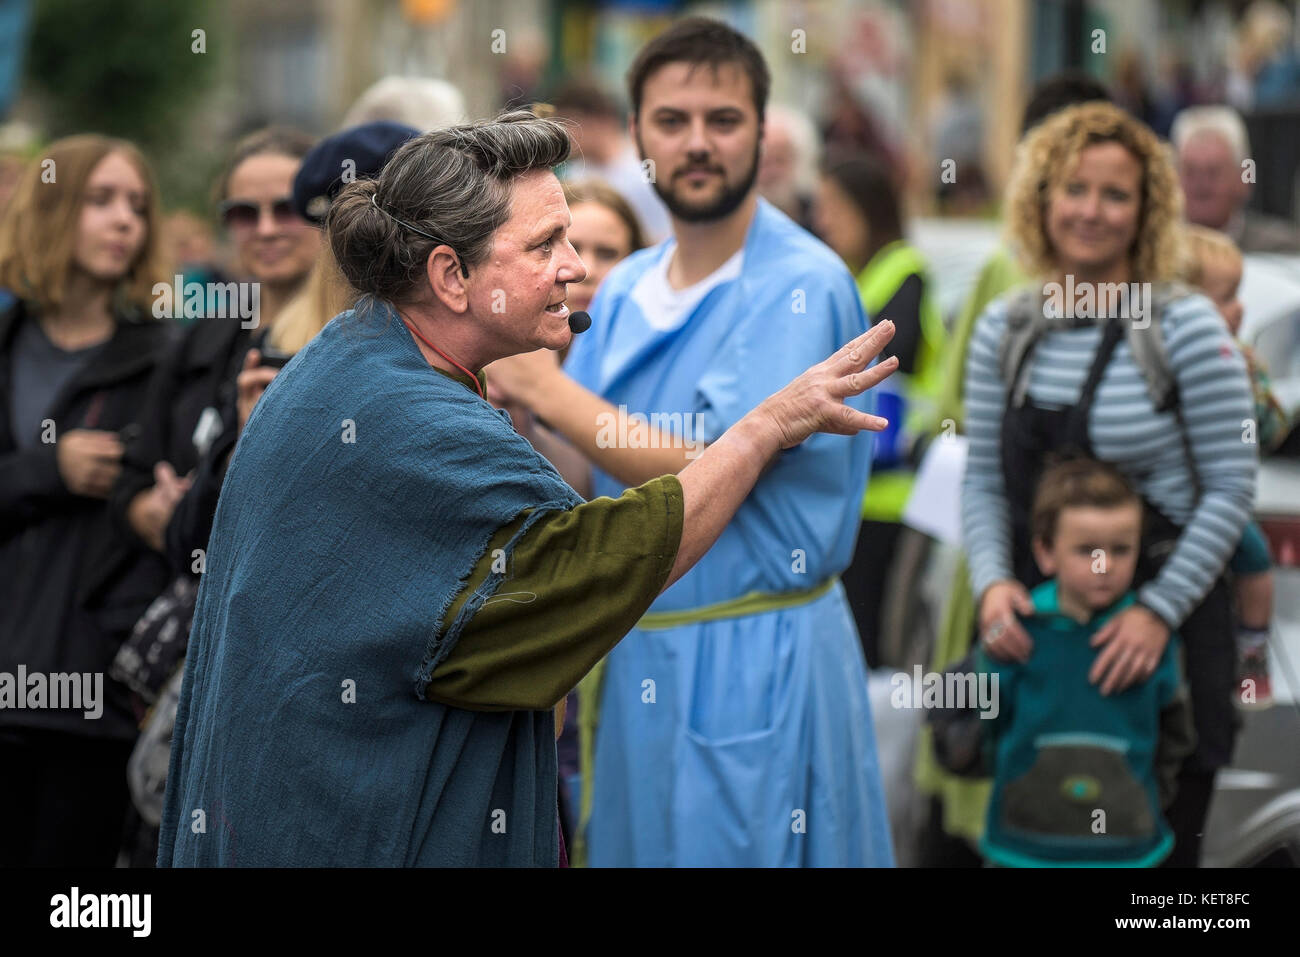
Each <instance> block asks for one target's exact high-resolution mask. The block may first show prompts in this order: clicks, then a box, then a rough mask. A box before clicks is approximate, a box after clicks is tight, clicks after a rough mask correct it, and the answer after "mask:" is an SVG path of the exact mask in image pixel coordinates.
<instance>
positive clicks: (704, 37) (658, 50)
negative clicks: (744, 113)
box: [627, 17, 772, 123]
mask: <svg viewBox="0 0 1300 957" xmlns="http://www.w3.org/2000/svg"><path fill="white" fill-rule="evenodd" d="M670 63H690V64H692V65H694V66H705V65H707V66H708V67H709V68H710V69H712V70H713V71H714V73H715V74H716V72H717V70H718V67H719V66H721V65H722V64H724V63H737V64H739V65H740V66H741V67H742V68H743V69H744V71H745V73H747V74H748V75H749V84H750V89H751V90H752V91H753V93H754V109H755V110H756V111H757V112H758V121H759V122H760V123H762V122H763V116H764V113H765V111H766V110H767V95H768V92H769V91H770V90H771V88H772V75H771V74H770V73H768V70H767V63H766V62H765V61H764V60H763V54H762V53H761V52H760V51H759V49H758V47H756V46H755V45H754V43H753V41H752V40H750V39H749V37H747V36H745V35H744V34H743V33H738V32H737V31H735V30H733V29H732V28H731V27H729V26H727V25H726V24H725V23H722V22H721V21H718V20H712V19H709V18H708V17H686V18H685V19H682V20H678V21H677V22H676V23H674V24H673V25H672V26H671V27H669V28H668V29H667V30H665V31H664V32H663V33H661V34H659V35H658V36H657V37H655V38H654V39H653V40H651V41H650V42H649V43H647V44H646V45H645V46H643V47H642V48H641V51H640V52H639V53H638V54H637V55H636V59H635V60H633V61H632V67H631V69H629V70H628V72H627V90H628V95H629V96H630V97H631V99H632V115H633V116H635V117H638V118H639V117H640V115H641V92H642V90H643V89H644V88H645V82H646V80H647V79H648V78H649V77H650V75H651V74H652V73H654V72H655V71H656V70H658V69H659V68H660V67H663V66H667V65H668V64H670Z"/></svg>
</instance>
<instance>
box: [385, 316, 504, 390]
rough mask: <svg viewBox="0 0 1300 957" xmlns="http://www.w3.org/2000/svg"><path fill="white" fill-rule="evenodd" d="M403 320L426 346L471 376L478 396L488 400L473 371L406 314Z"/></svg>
mask: <svg viewBox="0 0 1300 957" xmlns="http://www.w3.org/2000/svg"><path fill="white" fill-rule="evenodd" d="M402 322H404V323H406V328H408V329H410V330H411V332H412V333H413V334H414V335H415V336H416V338H418V339H419V340H420V341H421V342H423V343H424V344H425V345H426V346H428V347H429V348H430V349H432V350H433V351H434V352H436V353H438V355H440V356H442V357H443V358H444V359H446V360H447V361H448V362H450V363H451V364H452V365H454V366H455V367H456V368H457V369H459V370H460V371H461V372H463V373H465V374H466V375H467V376H469V377H470V378H471V379H473V380H474V389H475V391H477V392H478V397H479V398H480V399H482V400H483V401H485V402H486V401H487V396H485V395H484V394H483V385H482V384H481V383H480V382H479V381H478V376H476V375H474V374H473V373H472V372H470V371H469V370H468V369H466V368H465V367H464V366H463V365H461V364H460V363H459V362H457V361H456V360H455V359H453V358H452V357H451V356H449V355H447V353H445V352H443V351H442V350H441V349H439V348H438V347H437V346H435V345H434V344H433V343H432V342H430V341H429V340H428V339H426V338H424V334H423V333H421V332H420V330H419V329H417V328H415V326H413V325H411V324H410V323H409V322H407V320H406V317H405V316H402Z"/></svg>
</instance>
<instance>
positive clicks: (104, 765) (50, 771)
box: [0, 135, 167, 867]
mask: <svg viewBox="0 0 1300 957" xmlns="http://www.w3.org/2000/svg"><path fill="white" fill-rule="evenodd" d="M158 212H159V201H158V193H157V189H156V187H155V185H154V177H153V173H152V172H151V170H150V168H149V164H148V162H147V161H146V160H145V158H144V157H143V156H142V155H141V153H140V152H139V150H138V149H136V147H134V146H133V145H131V144H130V143H127V142H124V141H122V140H114V139H107V138H105V137H101V136H91V135H86V136H73V137H69V138H67V139H63V140H59V141H57V142H55V143H53V144H51V145H50V146H49V147H48V148H46V149H45V150H44V151H42V153H41V154H40V155H39V156H38V157H37V158H36V159H34V160H33V161H32V162H31V164H30V165H29V166H28V168H27V169H26V171H25V172H24V174H23V176H22V179H21V181H20V182H19V184H18V186H17V189H16V190H15V192H14V195H13V198H12V200H11V202H10V205H9V206H8V208H7V209H6V211H5V215H4V219H3V221H0V287H3V288H5V289H7V290H9V291H10V292H12V293H13V294H14V295H15V296H16V297H17V298H18V301H17V302H16V303H14V304H13V305H11V306H10V307H9V308H8V309H6V310H5V311H4V312H3V314H0V674H4V675H6V676H8V677H10V679H11V680H15V679H16V682H17V683H16V684H15V685H11V686H10V687H9V688H8V689H0V702H3V706H0V768H3V775H4V786H3V788H0V866H69V867H71V866H75V867H111V866H113V864H114V862H115V860H116V858H117V852H118V847H119V844H120V842H121V837H122V825H123V820H124V817H125V812H126V807H127V791H126V775H125V766H126V760H127V756H128V754H129V753H130V750H131V742H132V740H133V739H134V738H135V735H136V722H135V717H134V715H133V714H132V713H131V709H130V707H129V704H128V702H127V692H126V688H124V687H123V686H122V685H120V684H118V683H117V682H116V681H113V680H112V679H111V678H106V677H105V675H106V672H108V670H109V663H110V661H111V660H112V658H113V655H114V653H115V651H116V650H117V647H118V646H119V645H120V644H121V643H122V641H123V639H124V638H125V637H126V635H127V633H128V632H129V631H130V628H131V625H132V624H133V623H134V621H135V619H136V618H137V617H139V615H140V613H141V612H143V611H144V609H145V606H146V605H148V603H149V601H150V600H151V599H152V598H153V596H154V595H155V594H156V593H157V592H158V590H160V589H161V588H162V586H163V585H164V584H165V583H166V572H165V568H164V567H163V565H162V562H161V561H160V560H159V559H158V557H157V556H156V555H153V554H151V553H150V552H148V551H147V550H146V549H144V548H142V547H139V546H138V545H137V544H135V543H134V542H133V541H132V540H131V539H130V538H129V537H128V536H126V535H124V534H123V533H121V532H120V531H119V530H117V529H115V528H114V527H113V526H112V524H111V523H110V522H109V520H108V508H107V505H106V502H105V499H106V498H107V497H108V494H109V490H110V489H111V488H112V486H113V482H114V481H115V479H116V478H117V476H118V474H119V472H120V471H121V459H122V448H123V443H122V435H121V433H122V430H123V429H124V428H125V427H126V426H127V425H128V424H129V423H130V422H131V421H132V420H133V419H134V418H135V417H136V415H137V413H138V411H139V409H140V406H141V403H142V401H143V399H144V397H145V392H146V387H147V384H148V381H149V377H150V374H151V373H152V371H153V369H154V366H155V363H156V360H157V358H158V356H159V354H160V352H161V350H162V349H163V347H164V345H165V340H166V334H167V331H166V328H165V327H164V326H163V324H162V323H159V322H156V321H154V320H153V319H152V317H151V313H150V308H149V306H150V297H151V290H152V289H153V285H154V283H155V282H158V281H163V280H164V279H165V277H166V274H167V271H166V270H165V269H163V268H162V266H161V263H160V256H159V249H158V247H159V243H158V230H157V217H158ZM56 674H65V675H72V676H74V681H73V684H75V686H76V690H77V692H78V694H76V695H75V696H71V697H70V696H68V695H66V694H56V693H55V691H56V689H58V688H60V687H62V691H64V692H67V691H69V690H70V688H69V686H67V685H66V684H62V685H60V683H59V682H56V681H54V680H53V679H52V678H51V676H53V675H56ZM24 675H25V676H26V680H24V679H23V677H22V676H24ZM15 697H21V699H22V700H21V701H17V700H14V698H15Z"/></svg>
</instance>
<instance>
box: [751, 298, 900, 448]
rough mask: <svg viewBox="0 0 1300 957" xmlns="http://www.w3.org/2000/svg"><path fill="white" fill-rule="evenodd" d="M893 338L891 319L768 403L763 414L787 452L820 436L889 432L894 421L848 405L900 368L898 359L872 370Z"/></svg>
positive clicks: (845, 347) (811, 369) (818, 364)
mask: <svg viewBox="0 0 1300 957" xmlns="http://www.w3.org/2000/svg"><path fill="white" fill-rule="evenodd" d="M892 338H894V324H893V323H892V322H891V321H889V320H888V319H885V320H883V321H881V322H878V323H876V325H874V326H872V327H871V329H869V330H868V331H867V332H864V333H863V334H862V335H860V336H858V337H857V338H856V339H854V340H853V341H852V342H850V343H848V344H846V345H844V346H842V347H841V348H840V349H839V350H838V351H837V352H836V353H835V354H834V355H832V356H831V357H830V358H828V359H825V360H823V361H822V362H819V363H817V365H815V366H813V367H812V368H810V369H808V370H807V371H806V372H804V373H803V374H802V375H800V376H799V377H798V378H796V379H795V380H794V381H793V382H791V383H790V384H789V385H787V386H786V387H785V388H784V389H782V390H781V391H780V392H777V393H775V394H774V395H772V396H770V397H769V398H768V399H766V400H765V401H764V402H763V403H762V405H760V406H759V409H761V410H763V411H764V412H765V413H766V414H767V415H768V416H769V417H770V419H771V420H772V423H773V425H774V426H775V428H776V430H777V434H778V435H779V436H780V443H781V448H783V449H789V448H793V447H794V446H796V445H798V444H799V443H800V442H802V441H804V439H806V438H808V437H809V436H810V435H812V434H813V433H814V432H829V433H832V434H835V435H854V434H855V433H858V432H862V431H868V432H883V431H884V430H885V429H886V428H888V427H889V420H888V419H884V418H882V417H880V416H878V415H870V414H868V413H866V412H861V411H859V410H858V409H855V408H853V407H852V406H850V405H845V404H844V400H845V399H847V398H849V397H850V396H855V395H861V394H862V393H863V392H866V391H867V390H868V389H870V388H871V387H872V386H874V385H878V384H879V383H880V382H882V381H884V380H885V379H886V378H888V377H889V375H890V374H891V373H892V372H893V371H894V370H895V369H897V368H898V359H897V357H895V356H890V357H889V358H888V359H886V360H885V361H884V362H880V363H877V364H876V365H875V366H872V367H871V368H870V369H868V368H867V366H869V365H870V364H871V360H872V359H874V358H876V356H878V355H879V354H880V350H881V349H883V348H884V347H885V346H886V345H887V344H888V342H889V340H890V339H892Z"/></svg>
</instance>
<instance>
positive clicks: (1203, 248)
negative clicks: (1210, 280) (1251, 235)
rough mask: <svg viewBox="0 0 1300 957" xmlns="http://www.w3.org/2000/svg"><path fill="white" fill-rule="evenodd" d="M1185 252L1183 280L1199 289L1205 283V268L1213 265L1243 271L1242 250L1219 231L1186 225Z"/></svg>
mask: <svg viewBox="0 0 1300 957" xmlns="http://www.w3.org/2000/svg"><path fill="white" fill-rule="evenodd" d="M1183 250H1184V257H1183V265H1182V269H1181V272H1182V278H1183V279H1184V280H1185V281H1186V282H1188V283H1190V284H1191V285H1193V286H1197V287H1198V288H1199V287H1200V286H1201V285H1202V284H1203V283H1204V281H1205V267H1206V266H1208V265H1210V264H1211V263H1219V264H1222V265H1225V266H1228V267H1230V268H1232V269H1235V270H1237V271H1238V272H1240V271H1241V266H1242V259H1241V250H1240V249H1238V248H1237V244H1236V243H1234V242H1233V241H1232V240H1231V239H1230V238H1229V237H1228V236H1227V235H1225V234H1224V233H1221V232H1219V231H1218V230H1217V229H1210V228H1209V227H1208V226H1197V225H1195V224H1194V223H1188V224H1186V225H1185V226H1184V227H1183Z"/></svg>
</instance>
